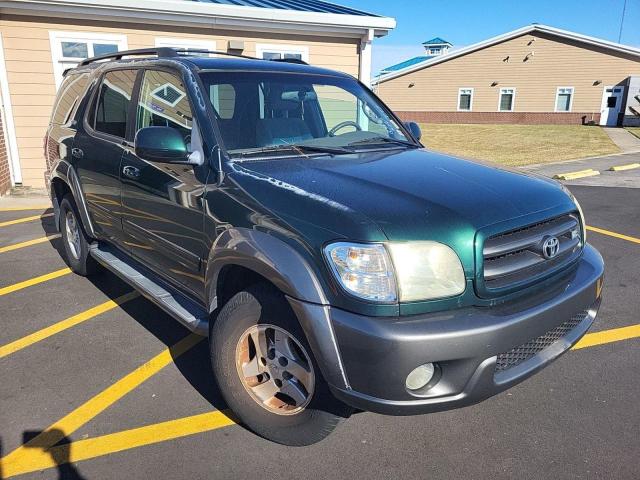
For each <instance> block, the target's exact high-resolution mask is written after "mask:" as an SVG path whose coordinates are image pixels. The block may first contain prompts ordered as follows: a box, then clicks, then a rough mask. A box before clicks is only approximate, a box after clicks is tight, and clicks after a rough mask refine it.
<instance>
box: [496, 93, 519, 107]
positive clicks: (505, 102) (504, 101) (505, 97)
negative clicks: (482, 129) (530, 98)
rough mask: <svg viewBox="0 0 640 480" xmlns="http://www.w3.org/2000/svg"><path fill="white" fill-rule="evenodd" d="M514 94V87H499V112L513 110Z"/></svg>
mask: <svg viewBox="0 0 640 480" xmlns="http://www.w3.org/2000/svg"><path fill="white" fill-rule="evenodd" d="M515 96H516V89H515V88H501V89H500V103H499V104H498V109H499V110H500V111H501V112H512V111H513V101H514V99H515Z"/></svg>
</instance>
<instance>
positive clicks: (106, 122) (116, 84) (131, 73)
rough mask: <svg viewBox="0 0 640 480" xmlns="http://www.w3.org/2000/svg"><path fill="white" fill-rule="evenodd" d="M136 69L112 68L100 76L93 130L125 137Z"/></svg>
mask: <svg viewBox="0 0 640 480" xmlns="http://www.w3.org/2000/svg"><path fill="white" fill-rule="evenodd" d="M137 74H138V71H137V70H114V71H111V72H107V73H105V75H104V77H102V83H101V85H100V90H99V91H98V95H97V101H96V104H95V107H94V117H93V123H92V127H93V129H94V130H95V131H97V132H101V133H106V134H108V135H113V136H114V137H119V138H125V137H126V135H127V124H128V118H129V105H130V103H131V95H132V93H133V85H134V83H135V81H136V75H137Z"/></svg>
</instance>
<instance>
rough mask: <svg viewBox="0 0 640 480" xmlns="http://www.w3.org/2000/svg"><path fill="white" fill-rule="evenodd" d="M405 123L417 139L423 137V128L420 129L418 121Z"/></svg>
mask: <svg viewBox="0 0 640 480" xmlns="http://www.w3.org/2000/svg"><path fill="white" fill-rule="evenodd" d="M404 125H405V127H407V128H408V129H409V131H410V132H411V135H413V136H414V137H415V139H416V140H420V139H421V138H422V130H420V125H418V124H417V123H416V122H405V123H404Z"/></svg>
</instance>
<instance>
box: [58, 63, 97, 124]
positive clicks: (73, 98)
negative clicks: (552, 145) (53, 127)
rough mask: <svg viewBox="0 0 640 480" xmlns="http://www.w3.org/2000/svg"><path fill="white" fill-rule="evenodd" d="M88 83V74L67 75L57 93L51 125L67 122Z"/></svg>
mask: <svg viewBox="0 0 640 480" xmlns="http://www.w3.org/2000/svg"><path fill="white" fill-rule="evenodd" d="M88 82H89V74H87V73H83V74H81V75H68V76H67V77H66V78H65V79H64V81H63V82H62V85H61V86H60V91H59V92H58V98H57V100H56V103H55V107H54V110H53V115H52V116H51V123H55V124H57V125H62V124H64V123H67V122H68V121H69V117H70V115H71V111H72V110H73V108H74V106H75V105H76V104H77V103H78V99H79V98H80V96H81V95H82V94H83V93H84V91H85V90H86V89H87V83H88Z"/></svg>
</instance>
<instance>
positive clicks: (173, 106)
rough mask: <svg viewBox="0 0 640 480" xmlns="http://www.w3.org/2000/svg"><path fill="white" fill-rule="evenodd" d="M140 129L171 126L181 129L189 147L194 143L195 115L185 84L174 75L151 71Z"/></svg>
mask: <svg viewBox="0 0 640 480" xmlns="http://www.w3.org/2000/svg"><path fill="white" fill-rule="evenodd" d="M136 117H137V124H136V130H139V129H141V128H145V127H171V128H175V129H176V130H178V131H179V132H180V133H181V134H182V137H183V138H184V140H185V143H186V144H187V146H188V145H189V144H190V142H191V129H192V124H193V116H192V114H191V106H190V105H189V99H188V98H187V91H186V89H185V87H184V85H183V84H182V81H181V80H180V79H179V78H178V77H177V76H175V75H174V74H172V73H169V72H163V71H159V70H147V71H146V72H145V73H144V78H143V80H142V86H141V87H140V100H139V101H138V109H137V115H136Z"/></svg>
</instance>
